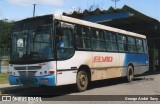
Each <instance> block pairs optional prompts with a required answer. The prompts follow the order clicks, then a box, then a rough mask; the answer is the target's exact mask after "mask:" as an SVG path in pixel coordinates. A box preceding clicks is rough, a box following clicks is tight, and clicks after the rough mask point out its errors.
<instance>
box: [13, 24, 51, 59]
mask: <svg viewBox="0 0 160 104" xmlns="http://www.w3.org/2000/svg"><path fill="white" fill-rule="evenodd" d="M51 30H52V29H51V27H50V26H43V27H37V28H32V29H27V30H20V31H14V32H13V34H12V53H11V61H24V60H25V61H36V60H37V61H38V60H48V59H54V57H53V56H54V53H53V44H52V43H53V41H52V38H51V36H52V35H51V33H52V32H51Z"/></svg>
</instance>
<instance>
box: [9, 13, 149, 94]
mask: <svg viewBox="0 0 160 104" xmlns="http://www.w3.org/2000/svg"><path fill="white" fill-rule="evenodd" d="M11 39H12V40H11V41H12V45H11V47H12V49H11V55H10V64H9V70H10V72H9V73H10V75H9V82H10V84H11V85H24V86H25V85H37V86H60V85H68V84H75V85H76V86H77V89H78V90H79V91H85V90H86V89H87V87H88V85H89V83H90V82H91V81H97V80H104V79H109V78H118V77H124V78H126V80H127V81H128V82H131V81H133V78H134V75H138V74H142V73H144V72H146V71H148V70H149V63H148V60H149V58H148V49H147V40H146V36H144V35H141V34H137V33H133V32H129V31H125V30H121V29H117V28H113V27H109V26H105V25H101V24H97V23H92V22H88V21H84V20H80V19H75V18H72V17H67V16H63V15H44V16H37V17H33V18H27V19H24V20H21V21H17V22H15V23H14V26H13V32H12V38H11Z"/></svg>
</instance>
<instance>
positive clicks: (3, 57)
mask: <svg viewBox="0 0 160 104" xmlns="http://www.w3.org/2000/svg"><path fill="white" fill-rule="evenodd" d="M8 65H9V48H0V73H8V71H9V68H8Z"/></svg>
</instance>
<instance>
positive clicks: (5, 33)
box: [0, 20, 12, 48]
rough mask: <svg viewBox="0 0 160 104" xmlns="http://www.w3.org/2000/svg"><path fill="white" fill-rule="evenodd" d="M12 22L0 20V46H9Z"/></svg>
mask: <svg viewBox="0 0 160 104" xmlns="http://www.w3.org/2000/svg"><path fill="white" fill-rule="evenodd" d="M11 28H12V23H11V22H8V21H6V20H0V48H9V47H10V42H11V41H10V40H11Z"/></svg>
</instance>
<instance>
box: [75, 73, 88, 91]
mask: <svg viewBox="0 0 160 104" xmlns="http://www.w3.org/2000/svg"><path fill="white" fill-rule="evenodd" d="M87 87H88V76H87V73H86V72H85V71H83V70H80V71H79V72H78V74H77V89H78V91H85V90H86V89H87Z"/></svg>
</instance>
